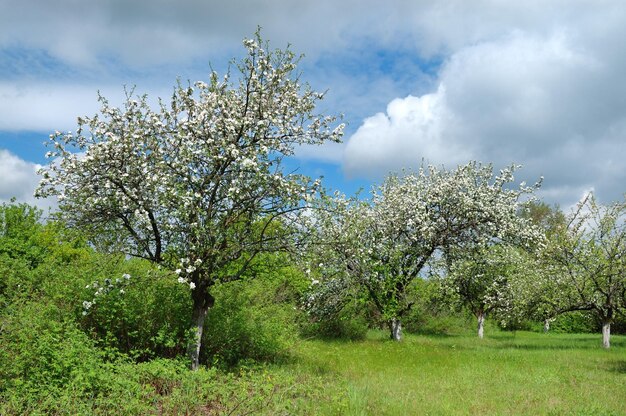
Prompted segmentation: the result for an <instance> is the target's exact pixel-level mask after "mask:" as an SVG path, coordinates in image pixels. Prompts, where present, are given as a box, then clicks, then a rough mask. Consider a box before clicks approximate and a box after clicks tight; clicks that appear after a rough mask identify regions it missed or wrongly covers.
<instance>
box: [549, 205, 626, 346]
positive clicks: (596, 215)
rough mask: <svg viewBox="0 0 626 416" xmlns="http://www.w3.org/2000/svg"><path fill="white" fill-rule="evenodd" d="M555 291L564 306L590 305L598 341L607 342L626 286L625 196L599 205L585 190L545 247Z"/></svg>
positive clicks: (572, 307) (570, 307) (621, 310)
mask: <svg viewBox="0 0 626 416" xmlns="http://www.w3.org/2000/svg"><path fill="white" fill-rule="evenodd" d="M545 254H546V259H547V261H548V262H550V263H551V265H552V267H553V270H554V274H553V277H554V279H556V281H555V283H556V284H558V285H559V286H560V287H564V289H563V290H562V291H560V292H557V293H558V296H559V297H560V302H561V304H565V305H566V307H567V308H569V310H590V311H593V312H594V313H595V314H596V316H597V317H598V319H599V320H600V322H601V323H602V345H603V346H604V348H610V346H611V341H610V340H611V323H612V322H613V319H614V318H615V316H616V314H617V313H623V311H624V308H625V307H626V304H624V301H625V299H624V293H625V292H626V259H625V257H626V200H624V201H622V202H618V203H614V204H611V205H608V206H602V205H600V204H598V203H597V202H596V200H595V197H594V196H593V194H589V195H588V196H587V197H586V198H585V199H584V200H582V201H581V202H580V203H579V204H578V206H577V208H576V209H575V210H574V212H573V213H572V214H571V215H570V217H569V218H568V223H567V226H566V227H562V228H561V229H560V230H559V232H558V233H556V234H555V236H554V238H553V239H551V241H550V244H549V245H548V247H547V250H546V253H545Z"/></svg>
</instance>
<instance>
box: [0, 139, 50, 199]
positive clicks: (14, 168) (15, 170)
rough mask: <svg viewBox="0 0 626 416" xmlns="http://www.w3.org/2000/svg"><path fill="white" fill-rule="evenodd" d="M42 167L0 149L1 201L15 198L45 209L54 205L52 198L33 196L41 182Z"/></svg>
mask: <svg viewBox="0 0 626 416" xmlns="http://www.w3.org/2000/svg"><path fill="white" fill-rule="evenodd" d="M40 167H41V166H40V165H37V164H34V163H30V162H26V161H24V160H22V159H20V158H19V157H17V156H15V155H14V154H12V153H10V152H9V151H7V150H3V149H0V202H8V201H10V200H11V199H12V198H15V199H16V201H17V202H26V203H28V204H32V205H37V206H38V207H40V208H42V209H44V210H47V209H48V208H50V207H53V206H54V202H53V201H52V200H50V199H46V200H38V199H36V198H35V197H34V196H33V193H34V191H35V187H36V186H37V184H38V183H39V177H38V175H37V170H38V169H39V168H40Z"/></svg>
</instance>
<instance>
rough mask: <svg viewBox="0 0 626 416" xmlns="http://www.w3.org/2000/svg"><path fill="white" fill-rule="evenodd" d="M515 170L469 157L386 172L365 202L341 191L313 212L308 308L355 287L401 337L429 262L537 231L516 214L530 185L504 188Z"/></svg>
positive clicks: (526, 237) (394, 334) (324, 307)
mask: <svg viewBox="0 0 626 416" xmlns="http://www.w3.org/2000/svg"><path fill="white" fill-rule="evenodd" d="M516 169H517V167H516V166H511V167H510V168H507V169H504V170H502V171H501V172H500V175H498V176H495V177H494V176H493V170H492V167H491V166H490V165H481V164H479V163H476V162H470V163H468V164H466V165H463V166H459V167H457V168H456V169H454V170H451V171H447V170H445V169H439V168H436V167H434V166H429V167H426V168H422V169H420V170H419V172H417V173H410V174H406V175H404V176H397V175H391V176H389V177H388V178H387V179H386V180H385V182H384V183H383V184H382V185H381V186H379V187H377V188H375V189H374V190H373V191H372V195H371V198H370V200H369V201H361V202H358V201H356V200H354V199H353V200H352V202H350V200H347V199H345V198H341V199H339V200H335V201H333V202H332V203H331V204H330V205H328V206H327V207H325V208H324V209H318V210H316V211H314V212H315V213H316V214H315V215H317V221H315V222H314V224H315V225H316V227H317V232H318V236H319V239H320V240H321V243H320V244H318V245H317V246H318V247H319V254H318V256H317V257H316V261H317V259H322V260H321V261H320V264H319V271H318V275H319V276H320V277H319V279H316V280H319V283H318V284H316V285H314V286H313V288H312V291H311V295H310V297H309V300H308V303H307V305H308V307H309V309H310V310H311V311H313V312H319V311H322V312H324V311H326V310H328V309H329V308H328V307H327V303H328V302H327V301H328V299H332V300H333V301H334V302H333V303H334V305H338V307H340V306H341V303H340V302H339V300H340V299H341V298H340V297H338V296H337V295H336V293H335V292H336V291H337V290H343V291H344V292H345V293H348V294H354V293H355V290H357V289H355V288H360V289H361V290H363V291H365V292H366V293H367V295H368V296H369V298H370V299H371V301H372V302H373V303H374V305H376V308H377V309H378V310H379V312H380V314H381V315H382V316H383V318H384V319H385V320H387V322H388V325H389V327H390V330H391V337H392V338H393V339H395V340H400V338H401V328H402V326H401V319H402V316H403V315H404V314H406V313H407V312H408V311H409V310H410V308H411V306H412V296H411V291H412V289H413V284H414V282H415V279H416V278H417V277H418V276H419V275H420V273H423V272H424V271H425V270H427V269H428V265H429V262H431V261H432V260H435V259H437V260H440V259H441V258H442V257H443V256H445V255H446V253H448V252H449V251H450V250H451V249H454V250H457V251H459V250H461V251H462V250H465V249H469V248H473V247H476V246H477V245H480V244H487V243H488V242H489V241H500V240H507V239H509V240H512V239H517V240H519V241H532V240H534V239H535V238H537V236H538V233H537V230H536V229H535V227H533V226H532V225H531V224H530V222H529V221H528V220H525V219H523V218H521V217H520V216H518V215H517V210H518V204H519V203H520V198H521V197H522V196H523V195H525V194H531V193H532V192H533V191H534V189H535V187H534V186H531V187H529V186H526V185H524V184H522V185H520V186H519V188H518V189H513V188H512V187H509V186H508V185H509V184H510V183H511V182H512V181H513V180H514V178H513V173H514V171H515V170H516ZM331 289H332V290H331ZM331 295H332V296H331ZM330 309H331V310H332V309H333V308H330ZM334 309H336V307H335V308H334Z"/></svg>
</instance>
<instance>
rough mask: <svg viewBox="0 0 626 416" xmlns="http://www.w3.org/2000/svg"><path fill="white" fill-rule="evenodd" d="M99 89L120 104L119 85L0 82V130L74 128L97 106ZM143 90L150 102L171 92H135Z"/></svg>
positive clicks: (94, 110) (92, 113) (122, 93)
mask: <svg viewBox="0 0 626 416" xmlns="http://www.w3.org/2000/svg"><path fill="white" fill-rule="evenodd" d="M173 82H174V81H172V84H171V85H172V86H173ZM172 88H173V87H172ZM98 91H100V92H101V94H102V95H103V96H104V97H106V98H107V99H108V100H109V101H110V102H111V104H113V105H121V104H122V102H123V99H124V88H123V86H121V85H115V86H110V85H80V84H78V85H72V84H65V83H63V84H56V83H49V82H48V83H43V82H39V83H21V82H20V83H16V82H1V81H0V131H2V130H7V131H17V130H31V131H43V132H48V133H51V132H53V131H54V130H59V131H67V130H74V129H76V120H77V117H79V116H93V115H94V114H95V113H96V112H97V111H98V109H99V108H100V105H99V103H98ZM146 92H147V93H148V94H149V97H150V99H151V100H150V102H152V103H153V104H155V103H156V98H157V97H159V96H161V97H167V96H168V95H169V94H171V91H168V90H167V89H166V88H163V89H160V90H154V89H153V90H150V91H142V90H140V89H139V88H137V93H138V94H144V93H146Z"/></svg>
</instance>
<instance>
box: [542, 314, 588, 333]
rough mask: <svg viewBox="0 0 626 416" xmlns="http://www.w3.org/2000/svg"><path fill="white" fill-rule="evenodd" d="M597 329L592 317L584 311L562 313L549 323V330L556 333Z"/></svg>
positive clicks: (583, 331)
mask: <svg viewBox="0 0 626 416" xmlns="http://www.w3.org/2000/svg"><path fill="white" fill-rule="evenodd" d="M597 330H598V328H597V325H596V322H595V320H594V317H593V316H592V315H591V313H589V312H586V311H580V312H579V311H575V312H568V313H564V314H562V315H559V316H557V318H556V319H555V320H554V321H553V322H552V323H551V324H550V331H551V332H556V333H567V334H575V333H590V332H596V331H597Z"/></svg>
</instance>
